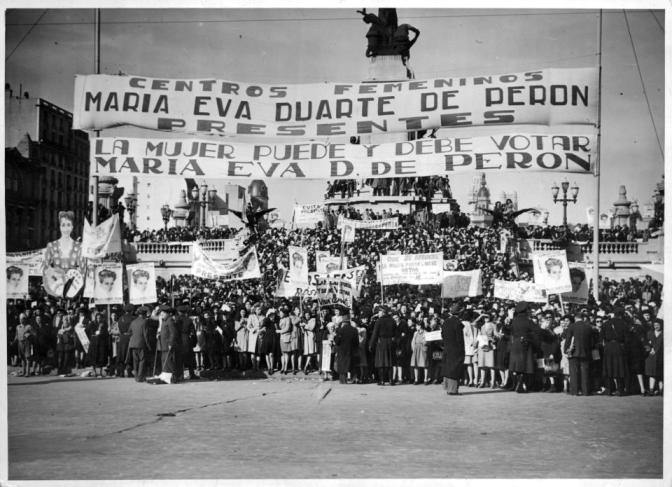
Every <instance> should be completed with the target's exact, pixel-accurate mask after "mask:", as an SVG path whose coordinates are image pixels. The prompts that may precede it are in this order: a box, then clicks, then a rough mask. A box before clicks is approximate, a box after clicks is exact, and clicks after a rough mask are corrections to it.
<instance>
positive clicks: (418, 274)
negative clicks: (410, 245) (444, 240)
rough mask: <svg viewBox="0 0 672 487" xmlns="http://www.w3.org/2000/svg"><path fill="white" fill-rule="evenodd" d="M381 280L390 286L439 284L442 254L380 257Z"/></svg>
mask: <svg viewBox="0 0 672 487" xmlns="http://www.w3.org/2000/svg"><path fill="white" fill-rule="evenodd" d="M380 262H381V279H382V283H383V285H386V286H387V285H390V284H441V282H442V280H443V252H433V253H429V254H402V255H381V256H380Z"/></svg>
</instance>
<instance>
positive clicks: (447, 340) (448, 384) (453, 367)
mask: <svg viewBox="0 0 672 487" xmlns="http://www.w3.org/2000/svg"><path fill="white" fill-rule="evenodd" d="M458 311H459V308H458V307H457V306H456V305H453V306H452V307H451V310H450V314H449V315H448V317H447V319H445V320H444V322H443V325H442V326H441V338H442V339H443V363H442V365H443V377H444V380H443V384H444V387H445V389H446V392H447V394H448V395H449V396H456V395H458V394H459V392H458V387H459V383H460V379H462V376H463V375H464V331H463V329H462V328H463V326H464V325H462V322H461V321H460V320H459V319H458V317H457V316H455V315H456V314H457V312H458Z"/></svg>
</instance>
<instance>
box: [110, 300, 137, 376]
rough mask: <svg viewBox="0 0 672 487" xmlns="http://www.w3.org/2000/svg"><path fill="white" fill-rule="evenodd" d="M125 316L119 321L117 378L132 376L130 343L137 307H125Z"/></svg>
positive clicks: (115, 367) (128, 305) (115, 371)
mask: <svg viewBox="0 0 672 487" xmlns="http://www.w3.org/2000/svg"><path fill="white" fill-rule="evenodd" d="M123 309H124V314H122V315H121V316H120V317H119V320H117V328H118V332H119V335H118V340H117V356H116V360H115V363H114V374H115V375H116V376H117V377H123V376H124V374H126V375H128V376H130V375H131V360H130V358H131V357H130V353H129V351H128V350H129V348H128V343H129V341H130V339H131V323H132V322H133V320H135V315H134V314H133V311H135V306H133V305H132V304H126V305H124V308H123Z"/></svg>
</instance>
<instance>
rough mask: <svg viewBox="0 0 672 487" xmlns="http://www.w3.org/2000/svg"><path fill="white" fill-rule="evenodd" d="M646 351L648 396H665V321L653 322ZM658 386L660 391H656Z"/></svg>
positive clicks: (647, 338)
mask: <svg viewBox="0 0 672 487" xmlns="http://www.w3.org/2000/svg"><path fill="white" fill-rule="evenodd" d="M645 350H646V351H647V357H646V361H645V363H644V374H645V375H646V376H647V377H648V378H649V391H648V395H662V394H663V372H664V371H663V357H664V355H665V349H664V348H663V320H661V319H659V318H656V319H655V320H654V322H653V330H650V331H649V332H648V334H647V337H646V342H645ZM656 385H657V386H658V389H657V390H656Z"/></svg>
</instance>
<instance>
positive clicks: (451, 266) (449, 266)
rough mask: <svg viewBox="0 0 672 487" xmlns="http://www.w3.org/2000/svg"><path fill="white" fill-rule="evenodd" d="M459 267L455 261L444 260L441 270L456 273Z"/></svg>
mask: <svg viewBox="0 0 672 487" xmlns="http://www.w3.org/2000/svg"><path fill="white" fill-rule="evenodd" d="M388 254H389V252H388ZM458 267H459V262H458V261H457V259H446V260H444V261H443V270H444V271H456V270H457V268H458Z"/></svg>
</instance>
